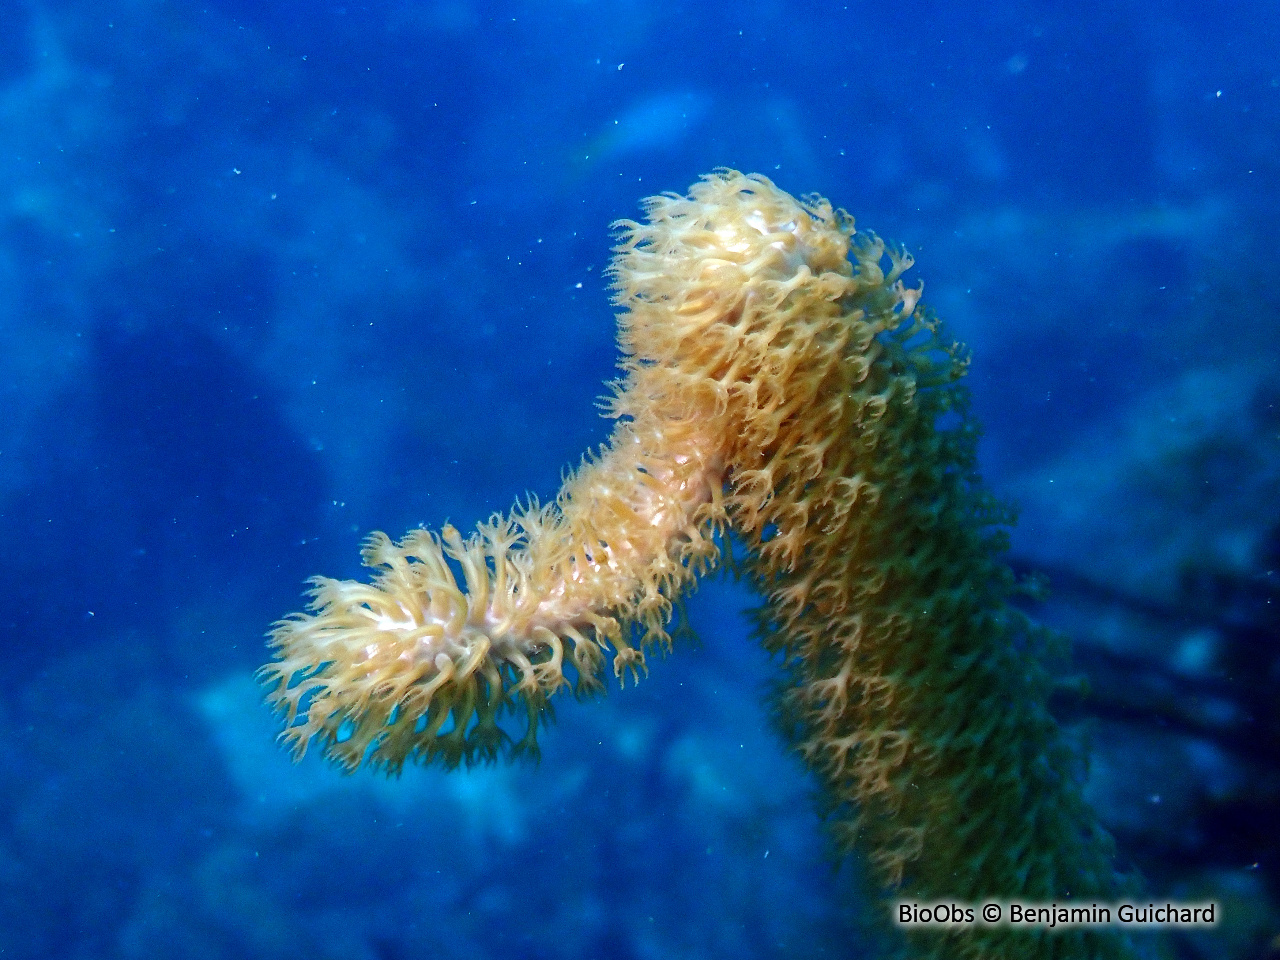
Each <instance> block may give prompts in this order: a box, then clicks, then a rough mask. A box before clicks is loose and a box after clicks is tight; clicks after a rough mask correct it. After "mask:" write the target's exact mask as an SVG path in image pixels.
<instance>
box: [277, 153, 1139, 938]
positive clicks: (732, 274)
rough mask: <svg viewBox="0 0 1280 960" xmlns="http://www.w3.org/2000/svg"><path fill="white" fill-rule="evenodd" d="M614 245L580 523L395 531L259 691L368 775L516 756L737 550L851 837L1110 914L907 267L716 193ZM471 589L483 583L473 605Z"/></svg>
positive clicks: (830, 229) (956, 398) (626, 662)
mask: <svg viewBox="0 0 1280 960" xmlns="http://www.w3.org/2000/svg"><path fill="white" fill-rule="evenodd" d="M644 209H645V213H646V214H647V220H646V222H645V223H633V222H629V221H628V222H623V223H620V224H619V225H618V229H619V232H620V242H619V244H618V246H617V247H616V248H615V254H616V255H615V259H614V262H613V267H612V277H613V280H614V288H615V291H616V303H617V304H618V305H619V306H620V307H621V308H622V313H621V314H620V316H619V321H618V322H619V343H620V346H621V349H622V353H623V368H624V372H625V375H624V377H623V379H622V381H621V383H620V384H619V385H617V386H615V389H614V394H613V396H612V397H611V398H610V400H609V401H608V411H609V414H610V416H612V417H614V418H615V419H616V420H617V424H616V426H615V428H614V431H613V435H612V438H611V440H610V442H609V445H608V446H607V447H606V448H605V449H604V450H603V451H602V453H601V454H600V455H599V457H597V458H595V459H589V460H587V461H586V462H585V463H584V464H583V465H582V467H581V468H580V469H579V470H578V471H577V472H575V473H574V474H572V475H571V476H570V477H569V479H568V480H567V481H566V483H565V485H564V488H563V489H562V491H561V492H560V494H559V496H558V497H557V499H556V501H555V503H553V504H551V505H549V506H547V507H541V508H540V507H538V506H537V505H536V504H530V505H529V506H528V507H527V508H523V509H519V508H518V509H516V510H515V511H514V512H513V513H512V515H511V516H510V517H494V518H493V519H491V520H490V522H489V523H488V524H485V525H483V526H481V527H480V529H479V530H478V531H477V532H476V533H475V534H473V535H472V536H471V537H469V538H468V539H465V540H464V539H463V538H462V537H461V536H460V535H459V534H458V532H457V531H456V530H454V529H452V528H446V529H445V530H444V531H443V533H442V534H440V535H439V536H436V535H434V534H430V533H427V532H425V531H415V532H413V533H410V534H409V535H408V536H407V537H406V538H405V539H404V540H403V541H401V542H400V543H398V544H396V543H392V542H391V541H390V540H389V539H388V538H386V537H385V536H383V535H381V534H375V535H374V536H373V537H371V538H370V540H369V542H368V544H367V545H366V547H365V551H364V557H365V562H366V564H368V565H369V566H370V567H372V568H373V569H374V571H375V572H374V579H373V582H372V583H369V584H363V583H355V582H349V581H344V582H338V581H333V580H325V579H319V580H316V581H315V585H314V587H313V591H312V602H311V605H310V608H309V612H308V613H305V614H298V615H295V616H293V617H290V618H289V619H286V620H284V621H282V622H281V623H279V624H277V625H276V627H275V630H274V633H273V634H272V645H273V647H274V648H275V654H276V660H275V661H274V662H273V663H271V664H270V665H268V666H267V667H264V668H263V675H264V677H265V679H266V681H267V683H268V684H269V685H270V687H271V688H272V692H271V699H272V701H273V702H274V704H275V705H276V706H277V707H278V708H279V709H280V710H281V711H282V712H283V713H284V715H285V719H286V726H285V731H284V734H283V736H284V737H285V739H286V740H288V741H289V742H291V743H292V744H293V746H294V748H295V750H296V751H297V752H298V753H301V752H302V751H304V750H305V749H306V747H307V745H308V744H309V743H311V742H312V741H315V742H318V743H319V744H320V745H322V747H323V748H324V750H325V751H326V753H327V754H328V755H329V756H331V757H333V758H335V759H337V760H339V761H340V762H341V763H343V764H344V765H346V766H347V767H348V768H354V767H356V766H358V765H359V764H360V763H361V762H368V763H371V764H374V765H381V766H385V767H386V768H388V769H390V770H396V769H399V768H400V767H401V766H402V765H403V764H404V763H405V762H406V760H409V759H416V760H422V761H430V760H433V759H439V760H441V761H442V762H444V763H445V764H448V765H454V764H457V763H459V762H463V761H466V762H471V761H473V760H476V759H492V758H494V757H495V756H497V755H498V754H499V753H500V752H502V751H503V749H504V748H505V745H506V742H507V734H506V733H505V732H504V731H503V728H502V725H501V723H500V714H501V713H502V712H503V711H504V710H505V709H508V708H510V707H512V706H515V705H519V707H522V708H523V710H524V711H525V712H526V714H527V727H526V730H525V732H524V735H523V738H522V739H521V740H519V742H517V743H516V745H515V749H516V750H525V749H530V748H532V747H533V745H534V737H535V734H536V730H537V726H538V722H539V718H540V716H541V715H542V712H543V710H544V709H545V707H546V705H547V702H548V698H549V697H550V696H551V695H552V694H554V693H555V692H556V691H557V690H558V689H559V688H561V687H563V686H566V685H572V686H575V687H576V688H577V689H579V690H591V689H594V688H596V687H597V686H599V684H600V675H601V674H602V673H603V671H604V668H605V660H606V658H608V657H610V656H611V657H612V669H613V672H614V673H615V674H616V675H617V676H619V677H623V676H624V675H625V673H626V672H628V671H630V672H632V673H635V672H638V671H640V670H643V669H644V662H645V661H644V650H645V649H646V647H647V646H648V645H649V644H652V643H660V644H669V642H670V640H669V637H668V635H667V633H666V623H667V621H668V619H669V615H670V612H671V603H672V601H673V599H674V598H675V597H676V596H677V595H678V594H679V593H680V592H681V591H682V590H683V589H685V588H686V587H688V586H689V584H690V583H691V582H692V581H693V580H694V578H695V577H696V576H697V575H699V574H700V573H702V572H704V571H705V570H707V569H708V568H710V567H711V566H713V565H714V564H715V563H716V561H717V559H718V551H717V537H718V536H719V535H720V534H722V533H723V532H724V531H726V530H727V529H732V530H733V531H734V532H735V533H736V534H737V535H739V536H740V537H741V538H742V539H743V540H744V541H745V542H746V544H747V545H748V547H749V550H750V558H749V560H748V570H749V571H750V573H751V575H752V577H753V578H754V580H755V582H756V583H757V585H758V586H759V588H760V590H761V592H762V593H763V595H764V596H765V597H767V598H768V604H767V606H766V607H765V609H764V610H763V611H762V613H761V626H762V633H763V635H764V639H765V643H766V645H767V646H768V647H769V648H770V649H771V650H773V651H775V652H777V653H778V654H779V655H780V657H781V659H782V661H783V664H784V667H783V669H784V671H785V674H786V684H785V686H784V687H783V688H782V689H783V692H782V693H780V694H779V697H778V700H777V713H778V719H779V723H780V725H781V726H782V728H783V729H784V730H785V731H786V733H787V735H788V736H789V737H790V738H791V740H792V741H793V743H794V744H795V745H796V747H797V749H798V750H799V752H800V754H801V755H802V756H803V757H804V759H805V761H806V762H807V763H808V765H809V766H810V768H811V769H812V770H813V771H814V772H815V774H816V775H817V776H818V777H819V779H820V781H821V783H822V786H823V789H824V792H825V795H826V798H827V800H828V805H829V810H830V814H831V817H832V820H833V825H834V827H835V832H836V835H837V837H839V838H841V839H842V842H843V843H845V844H846V845H847V846H850V847H852V846H854V845H859V846H862V847H864V849H865V851H866V852H867V854H868V856H869V859H870V862H871V863H872V864H873V865H874V867H875V869H876V870H877V871H878V872H879V874H880V877H881V879H882V880H883V881H884V883H885V884H886V885H887V886H889V887H891V888H894V889H897V890H898V891H899V892H900V894H901V895H902V896H907V897H911V898H918V899H921V900H930V899H941V898H947V899H953V900H960V901H968V902H974V901H979V900H982V899H985V898H991V897H1002V898H1011V897H1019V898H1023V899H1027V900H1045V901H1047V900H1051V899H1053V898H1055V897H1056V898H1065V897H1071V898H1085V897H1088V898H1103V897H1110V896H1113V895H1114V894H1116V893H1117V891H1118V889H1119V884H1120V881H1119V880H1117V877H1116V874H1115V872H1114V870H1113V868H1112V867H1111V864H1110V846H1109V840H1108V838H1107V837H1106V836H1105V834H1104V833H1103V832H1102V830H1101V829H1100V828H1099V827H1098V825H1097V823H1096V821H1095V819H1094V817H1093V815H1092V813H1091V812H1090V811H1089V810H1088V808H1087V807H1086V806H1085V804H1084V802H1083V800H1082V799H1081V796H1080V790H1079V779H1080V765H1079V762H1078V760H1077V758H1076V756H1075V754H1074V752H1073V751H1072V750H1071V749H1069V748H1068V747H1067V746H1066V745H1065V743H1064V741H1063V739H1062V738H1061V736H1060V735H1059V733H1058V730H1057V726H1056V724H1055V722H1054V721H1053V719H1052V717H1051V716H1050V715H1049V714H1048V712H1047V710H1046V707H1045V702H1046V699H1047V693H1048V689H1049V685H1050V684H1049V678H1048V675H1047V673H1046V672H1045V669H1044V668H1043V667H1042V666H1041V665H1040V658H1041V655H1042V654H1043V653H1044V652H1045V648H1046V647H1047V644H1048V640H1049V639H1050V638H1048V637H1047V635H1046V634H1044V633H1043V631H1041V630H1039V629H1038V628H1036V627H1035V626H1034V625H1032V624H1031V623H1030V622H1029V621H1027V619H1026V618H1025V617H1024V616H1022V615H1021V614H1020V613H1018V612H1017V611H1016V610H1014V609H1013V608H1011V607H1010V606H1009V605H1008V603H1007V601H1008V598H1009V597H1010V595H1011V594H1013V593H1014V592H1015V591H1016V589H1017V584H1016V583H1015V581H1014V578H1013V576H1012V574H1011V573H1010V572H1009V570H1008V568H1007V567H1006V566H1005V565H1004V563H1003V562H1002V560H1001V559H1000V555H1001V552H1002V550H1003V546H1004V537H1003V533H1002V532H1001V526H1002V525H1003V524H1005V523H1006V522H1007V518H1006V515H1005V512H1004V511H1003V509H1002V508H1001V507H1000V506H999V505H998V504H997V503H995V502H994V501H993V500H992V499H991V497H990V496H989V494H987V493H986V492H985V491H984V490H983V489H982V487H981V485H980V483H979V481H978V479H977V475H976V472H975V466H974V444H975V439H976V434H977V430H976V426H975V425H974V424H973V422H972V421H971V420H970V418H969V417H968V415H967V408H966V402H965V400H966V397H965V393H964V391H963V389H962V387H961V386H960V384H959V380H960V378H961V377H962V376H963V374H964V372H965V369H966V366H967V359H966V357H965V355H964V353H963V351H962V350H961V349H960V348H959V347H957V346H956V345H955V344H953V343H951V342H950V341H948V340H947V339H946V338H945V337H944V336H943V335H942V332H941V328H940V325H939V323H938V321H937V320H936V319H935V318H934V317H933V316H932V314H931V313H930V312H929V311H928V310H927V309H926V308H925V307H923V306H922V305H921V304H920V294H921V289H920V288H918V287H917V288H909V287H906V286H905V285H904V284H903V282H902V279H901V277H902V274H903V273H904V271H906V270H907V269H908V268H909V267H910V266H911V263H912V261H911V258H910V256H909V255H908V254H906V253H905V252H904V251H902V250H900V249H898V248H895V247H893V246H889V245H886V244H885V243H884V242H882V241H881V240H879V239H878V238H876V237H875V236H873V235H871V234H866V233H857V232H855V231H854V228H853V221H852V219H851V218H850V217H848V216H847V215H846V214H845V213H844V212H843V211H836V210H833V209H832V207H831V205H830V204H829V203H828V202H827V201H826V200H823V199H821V198H818V197H809V198H806V199H805V200H804V201H797V200H795V199H794V198H792V197H791V196H790V195H788V194H786V193H784V192H783V191H781V190H779V189H778V188H777V187H775V186H774V185H773V184H772V183H770V182H769V181H768V180H767V179H765V178H764V177H759V176H744V175H742V174H739V173H736V172H733V171H720V172H717V173H715V174H713V175H710V176H708V177H705V178H704V179H703V180H702V181H701V182H699V183H698V184H696V185H695V186H694V187H693V188H692V189H691V191H690V194H689V195H688V196H687V197H682V196H676V195H666V196H661V197H654V198H651V199H650V200H648V201H646V202H645V206H644ZM459 574H460V576H461V582H459ZM1048 937H1049V935H1048V934H1046V935H1044V936H1040V935H1032V934H1022V933H1019V934H1016V935H1014V934H1012V933H1011V932H1010V931H1008V930H999V929H994V930H993V929H977V930H971V931H968V932H966V933H964V934H963V935H958V936H948V937H941V938H940V937H938V936H937V935H925V934H920V935H916V946H917V947H918V948H919V950H920V951H921V952H922V953H926V954H930V955H935V954H936V955H939V956H942V955H945V956H954V957H1003V956H1010V957H1012V956H1019V957H1029V956H1033V955H1034V956H1050V955H1052V956H1055V957H1110V956H1124V955H1127V954H1126V949H1127V948H1126V947H1125V945H1124V943H1123V942H1122V941H1121V940H1119V939H1118V938H1112V937H1108V936H1105V935H1102V934H1099V933H1097V932H1094V931H1089V930H1071V931H1068V932H1065V933H1055V934H1053V935H1052V938H1053V939H1052V941H1050V940H1049V939H1047V938H1048Z"/></svg>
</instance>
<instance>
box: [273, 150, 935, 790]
mask: <svg viewBox="0 0 1280 960" xmlns="http://www.w3.org/2000/svg"><path fill="white" fill-rule="evenodd" d="M645 210H646V213H647V214H648V223H646V224H643V225H641V224H637V223H629V222H627V223H622V224H620V225H619V229H620V231H621V242H620V244H619V246H618V248H617V257H616V259H615V262H614V266H613V268H612V276H613V279H614V283H615V289H616V302H617V304H618V305H619V306H620V307H621V308H622V313H621V314H620V316H619V341H620V345H621V348H622V352H623V363H622V366H623V369H624V372H625V376H624V377H623V379H622V381H621V383H620V384H619V385H617V386H616V387H615V391H614V395H613V396H612V397H611V398H610V400H609V401H608V405H609V408H610V415H611V416H613V417H615V418H617V419H618V425H617V427H616V428H615V429H614V433H613V436H612V438H611V440H610V443H609V445H608V446H607V447H606V448H605V449H603V450H602V451H601V453H600V455H599V456H598V457H596V458H589V459H588V460H586V461H585V462H584V463H583V465H582V466H581V467H580V468H579V469H578V470H577V471H576V472H575V473H573V474H572V475H571V476H570V477H569V478H568V479H567V481H566V483H565V485H564V488H563V490H562V491H561V493H560V495H559V496H558V497H557V499H556V501H555V503H554V504H552V505H550V506H548V507H545V508H538V507H536V506H531V507H530V508H528V509H520V508H517V509H516V510H515V511H513V513H512V514H511V516H510V517H506V518H504V517H500V516H495V517H494V518H492V519H491V520H490V522H489V523H487V524H485V525H482V526H481V527H480V529H479V530H478V531H477V532H476V533H475V534H473V535H472V536H471V537H469V538H467V539H465V540H464V539H463V538H462V537H461V536H460V535H459V534H458V533H457V531H455V530H453V529H452V528H446V529H445V530H444V531H443V533H442V534H441V535H440V536H435V535H433V534H430V533H427V532H426V531H422V530H419V531H414V532H413V533H410V534H409V535H408V536H407V537H406V538H405V539H404V540H402V541H400V542H399V543H393V542H392V541H391V540H389V539H388V538H387V537H385V536H384V535H382V534H375V535H374V536H373V537H371V538H370V540H369V542H368V544H367V545H366V548H365V552H364V556H365V562H366V564H367V565H369V566H370V567H371V568H372V569H373V570H374V577H373V581H372V582H371V583H357V582H353V581H334V580H328V579H323V578H320V579H317V580H316V581H315V585H314V588H313V600H312V603H311V606H310V610H309V612H308V613H304V614H297V615H294V616H293V617H290V618H288V619H286V620H284V621H282V622H281V623H279V624H277V626H276V628H275V630H274V632H273V634H272V644H273V646H274V648H275V651H276V661H275V662H274V663H272V664H270V665H268V666H267V667H265V668H264V670H263V673H264V676H265V678H266V680H267V682H268V683H269V684H272V685H274V689H273V691H272V695H271V696H272V699H273V701H274V703H275V704H276V705H277V707H279V708H280V709H281V710H282V711H283V712H284V713H285V716H286V723H287V725H286V729H285V732H284V736H285V738H286V739H287V740H289V741H291V742H292V743H293V744H294V746H295V748H296V749H297V751H298V752H301V751H303V750H305V748H306V746H307V744H308V742H309V741H311V740H312V739H313V738H317V737H318V738H319V739H320V741H321V742H322V743H323V744H324V746H325V748H326V749H327V751H328V752H329V753H330V754H331V755H333V756H335V757H336V758H338V759H340V760H341V761H342V762H344V763H346V764H348V765H352V766H354V765H356V764H358V763H359V762H360V761H361V760H362V759H364V758H365V757H366V756H368V758H369V759H370V760H372V761H373V762H375V763H386V764H389V765H391V766H393V767H398V766H399V764H400V763H402V762H403V761H404V760H405V759H406V758H407V757H408V756H409V755H412V754H417V755H419V756H420V758H422V759H430V758H431V757H433V756H437V755H439V756H441V758H442V759H444V760H445V762H456V761H457V760H459V759H471V758H472V757H473V756H476V755H479V756H492V755H493V754H494V753H495V752H496V751H497V750H498V749H500V746H501V743H502V737H503V734H502V733H501V732H500V731H499V728H498V727H497V725H496V719H497V715H498V713H499V712H500V710H501V709H502V708H503V707H504V706H506V705H508V704H510V703H511V702H513V697H518V698H521V699H523V701H524V703H525V705H526V708H527V710H528V713H529V724H530V732H529V734H528V737H527V738H526V741H525V743H526V745H527V744H530V743H531V742H532V741H531V737H532V732H533V728H535V727H536V724H537V715H538V711H539V710H540V709H541V707H542V706H543V704H544V703H545V700H546V698H547V697H548V696H549V695H550V694H552V693H554V692H555V691H556V690H557V689H558V688H559V687H561V686H563V685H565V684H566V683H567V682H568V680H573V681H574V682H576V685H577V686H578V687H579V688H588V689H590V688H594V687H596V686H597V685H598V683H599V681H598V674H599V673H600V672H601V668H602V666H603V661H604V658H605V656H606V655H608V654H609V653H610V652H612V659H613V670H614V672H615V674H617V675H618V676H620V677H621V676H622V675H623V674H624V671H627V670H630V671H632V672H635V671H638V670H641V669H643V667H644V654H643V648H644V646H645V645H646V644H647V643H648V642H652V641H654V640H658V641H661V642H666V641H667V635H666V631H665V624H666V621H667V619H668V618H669V615H670V612H671V601H672V599H673V598H674V597H675V596H676V595H677V594H678V593H679V592H680V591H681V590H682V589H684V588H685V587H686V586H687V585H688V584H689V583H690V582H691V581H692V579H693V578H694V577H695V576H696V574H697V573H698V572H700V571H701V570H703V569H705V568H707V567H708V566H710V565H712V564H713V563H714V562H715V560H716V556H717V551H716V546H715V535H716V533H717V532H718V531H720V530H721V529H722V528H723V527H724V525H725V524H726V521H727V517H726V513H725V501H724V498H723V497H722V493H721V491H722V486H723V484H724V481H725V479H726V478H725V471H726V457H727V455H728V453H729V448H730V447H735V446H739V445H740V444H741V442H742V439H743V436H742V431H743V423H742V409H743V405H742V402H741V400H742V397H743V395H744V393H750V392H751V391H752V390H753V382H752V377H753V376H754V375H755V374H758V373H761V372H765V373H768V375H769V376H770V378H771V379H773V380H775V381H776V380H779V379H782V380H785V379H786V378H787V376H788V374H789V372H790V371H788V370H787V369H786V366H787V364H788V363H789V362H792V360H791V359H789V358H791V357H794V356H796V354H795V353H794V352H793V351H789V350H787V349H785V347H784V349H782V350H779V349H777V346H778V344H777V341H778V340H779V338H780V337H781V340H782V341H783V342H784V344H785V341H786V339H787V336H788V335H787V334H786V332H785V331H784V330H783V329H782V327H783V326H785V324H786V323H787V316H786V314H785V311H779V310H778V307H779V306H780V305H782V304H784V303H785V302H787V301H789V300H791V299H794V298H795V297H796V296H797V294H798V293H799V294H802V296H801V297H800V298H801V299H802V300H805V301H806V302H811V301H813V300H814V298H815V296H816V299H817V301H818V302H819V303H827V304H828V305H829V307H830V309H829V311H828V312H829V313H830V314H831V315H832V316H833V317H835V316H838V315H839V314H841V313H844V312H847V309H846V308H845V307H843V306H839V305H837V303H836V301H837V300H838V299H839V298H840V297H842V296H846V295H848V294H850V293H851V292H852V291H853V290H854V289H855V287H856V286H857V282H856V281H855V280H853V279H852V276H853V268H852V266H851V264H850V262H849V258H848V254H849V238H850V231H851V227H852V224H851V222H850V221H848V220H847V218H843V217H842V215H838V214H835V213H833V212H832V210H831V208H830V206H829V205H825V202H821V203H818V204H817V205H814V206H808V207H806V206H805V205H802V204H800V203H798V202H797V201H795V200H794V199H793V198H792V197H790V196H789V195H788V194H786V193H784V192H782V191H780V190H778V189H777V188H775V187H774V186H773V185H772V184H770V183H769V182H768V181H767V180H765V179H764V178H759V177H747V176H743V175H741V174H737V173H732V172H724V173H720V174H716V175H713V176H710V177H707V178H705V179H704V180H703V181H702V182H700V183H699V184H697V185H696V186H695V187H694V188H693V190H692V191H691V194H690V196H688V197H678V196H674V195H671V196H664V197H657V198H653V199H651V200H649V201H648V202H647V203H646V205H645ZM874 279H875V281H877V284H873V285H875V286H883V287H886V288H887V287H888V286H889V284H888V283H884V282H883V279H884V278H882V277H880V276H878V275H877V276H876V277H875V278H874ZM893 279H896V277H895V278H893ZM865 281H866V278H865V277H863V278H862V282H863V285H865ZM890 282H891V281H890ZM894 289H895V291H896V292H895V293H894V297H896V298H897V299H898V300H899V301H908V300H911V298H912V297H913V295H914V294H915V291H905V292H904V291H903V290H902V288H901V285H900V284H899V285H897V286H896V287H895V288H894ZM911 302H912V303H913V300H912V301H911ZM910 305H911V304H910V303H908V312H909V307H910ZM806 309H809V308H806ZM819 312H821V311H819ZM780 413H781V411H778V410H775V411H772V414H774V415H775V416H776V415H779V414H780ZM736 495H737V497H738V498H739V499H741V497H742V486H741V485H739V489H738V490H737V494H736ZM770 495H771V494H770V491H768V490H764V489H761V490H760V491H759V497H760V499H761V500H762V501H763V500H765V499H767V498H768V497H769V496H770ZM458 571H460V572H461V574H462V578H461V582H459V579H458V576H457V572H458ZM637 627H638V628H639V630H640V631H641V638H640V641H639V644H638V645H634V644H635V637H634V631H635V628H637ZM566 662H567V663H571V664H572V665H573V670H572V671H569V673H568V678H567V677H566V667H565V664H566Z"/></svg>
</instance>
